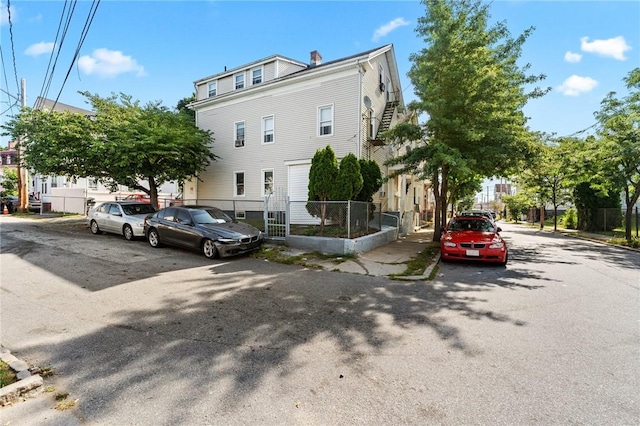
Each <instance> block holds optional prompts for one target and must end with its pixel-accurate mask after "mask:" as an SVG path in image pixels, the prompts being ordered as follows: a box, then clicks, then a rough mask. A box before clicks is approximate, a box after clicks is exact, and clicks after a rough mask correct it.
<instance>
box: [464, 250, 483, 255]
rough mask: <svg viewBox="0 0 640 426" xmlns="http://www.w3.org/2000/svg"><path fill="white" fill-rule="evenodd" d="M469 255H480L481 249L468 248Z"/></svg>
mask: <svg viewBox="0 0 640 426" xmlns="http://www.w3.org/2000/svg"><path fill="white" fill-rule="evenodd" d="M467 256H480V250H467Z"/></svg>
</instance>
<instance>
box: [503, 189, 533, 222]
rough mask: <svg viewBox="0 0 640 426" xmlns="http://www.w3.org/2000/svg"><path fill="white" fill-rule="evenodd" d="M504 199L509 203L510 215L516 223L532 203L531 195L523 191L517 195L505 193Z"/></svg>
mask: <svg viewBox="0 0 640 426" xmlns="http://www.w3.org/2000/svg"><path fill="white" fill-rule="evenodd" d="M502 201H504V203H505V204H506V205H507V210H508V211H509V215H510V216H511V218H512V219H513V220H514V221H515V222H516V223H518V221H519V220H520V216H522V215H523V214H525V213H526V212H527V210H529V208H530V207H531V205H532V204H531V200H530V199H529V197H527V195H526V194H524V193H521V192H519V193H517V194H515V195H503V196H502Z"/></svg>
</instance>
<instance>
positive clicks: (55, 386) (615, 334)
mask: <svg viewBox="0 0 640 426" xmlns="http://www.w3.org/2000/svg"><path fill="white" fill-rule="evenodd" d="M500 225H501V227H502V228H503V229H504V232H503V235H504V236H505V238H506V239H507V240H508V242H509V243H510V247H511V258H510V261H509V265H508V266H507V267H506V268H502V267H495V266H485V265H476V264H462V265H460V264H444V265H441V266H440V269H439V273H438V276H437V277H436V280H435V281H431V282H423V281H417V282H399V281H389V280H387V279H386V278H383V277H370V276H364V275H355V274H345V273H339V272H327V271H317V270H308V269H304V268H301V267H298V266H289V265H279V264H274V263H270V262H266V261H264V260H259V259H254V258H251V257H247V256H244V257H239V258H233V259H229V260H214V261H209V260H207V259H205V258H204V257H203V256H201V255H200V254H198V253H191V252H186V251H180V250H175V249H171V248H164V249H153V248H151V247H150V246H149V245H148V244H147V243H146V242H144V241H133V242H127V241H125V240H124V239H123V238H121V237H118V236H115V235H98V236H94V235H92V234H91V233H90V231H89V230H88V229H86V228H84V227H83V226H82V225H71V224H69V223H67V222H60V223H50V224H45V223H41V222H33V221H26V220H21V219H17V218H12V217H0V229H1V238H0V250H1V251H0V273H1V280H2V281H1V286H0V297H1V299H0V308H1V312H0V320H1V324H0V331H1V336H0V343H2V344H3V345H4V346H5V347H7V348H8V349H10V350H11V351H12V353H14V354H15V355H16V356H18V357H20V358H21V359H24V360H25V361H27V362H28V363H30V364H34V365H39V366H42V367H51V368H53V370H54V371H55V373H56V374H55V375H54V376H53V377H50V378H47V379H46V380H45V385H47V386H50V388H49V389H51V390H53V392H50V393H46V394H44V395H42V396H40V397H38V398H35V399H33V400H29V401H25V402H21V403H19V404H17V405H15V406H13V407H6V408H2V409H0V423H1V424H2V425H5V424H7V423H10V424H11V425H23V424H24V425H40V424H47V425H49V424H55V425H73V424H83V425H125V424H135V425H176V424H181V425H182V424H185V425H187V424H188V425H206V424H224V425H245V424H260V425H282V424H304V425H335V424H350V425H351V424H354V425H355V424H368V425H372V424H374V425H378V424H381V425H382V424H384V425H398V424H445V425H460V424H485V425H486V424H491V425H515V424H519V425H522V424H527V425H528V424H544V425H546V424H563V425H566V424H593V425H604V424H607V425H637V424H639V423H640V397H639V395H640V392H639V389H640V362H639V361H640V254H639V253H637V252H633V251H627V250H624V249H620V248H616V247H609V246H605V245H602V244H599V243H593V242H589V241H583V240H578V239H572V238H569V237H563V236H557V235H554V234H551V233H547V232H538V231H535V230H532V229H528V228H524V227H519V226H516V225H510V224H503V223H501V224H500ZM58 393H68V394H69V398H68V399H69V400H77V403H76V405H75V407H74V408H72V409H70V410H67V411H59V410H55V409H54V408H53V407H54V406H55V405H56V401H55V400H54V395H55V394H58Z"/></svg>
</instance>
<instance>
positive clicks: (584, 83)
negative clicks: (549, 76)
mask: <svg viewBox="0 0 640 426" xmlns="http://www.w3.org/2000/svg"><path fill="white" fill-rule="evenodd" d="M597 85H598V82H597V81H596V80H594V79H593V78H591V77H580V76H579V75H572V76H571V77H569V78H567V79H566V80H565V81H563V82H562V84H561V85H560V86H558V90H559V91H560V92H562V94H564V95H566V96H578V95H580V94H581V93H586V92H589V91H591V90H592V89H593V88H594V87H596V86H597Z"/></svg>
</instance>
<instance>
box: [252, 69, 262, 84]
mask: <svg viewBox="0 0 640 426" xmlns="http://www.w3.org/2000/svg"><path fill="white" fill-rule="evenodd" d="M260 83H262V68H254V69H252V70H251V84H260Z"/></svg>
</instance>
